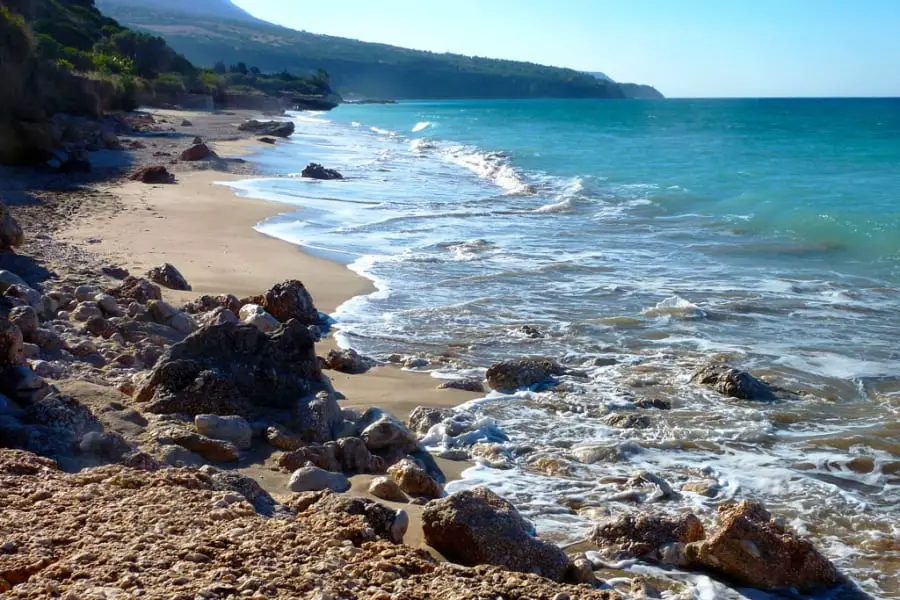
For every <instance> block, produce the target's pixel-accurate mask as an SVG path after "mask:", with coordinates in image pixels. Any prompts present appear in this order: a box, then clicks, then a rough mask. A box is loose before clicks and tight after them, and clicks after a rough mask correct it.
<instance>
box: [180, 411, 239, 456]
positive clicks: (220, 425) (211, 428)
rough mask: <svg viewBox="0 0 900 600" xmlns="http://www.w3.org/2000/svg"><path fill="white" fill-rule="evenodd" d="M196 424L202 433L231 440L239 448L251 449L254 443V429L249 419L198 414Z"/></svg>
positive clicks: (213, 437)
mask: <svg viewBox="0 0 900 600" xmlns="http://www.w3.org/2000/svg"><path fill="white" fill-rule="evenodd" d="M194 426H195V427H196V428H197V432H198V433H200V435H205V436H206V437H208V438H211V439H214V440H224V441H226V442H231V443H232V444H234V445H235V446H237V448H238V449H239V450H249V449H250V447H251V446H252V445H253V429H252V428H251V427H250V423H249V422H248V421H247V419H245V418H243V417H239V416H236V415H230V416H225V417H220V416H218V415H197V416H196V417H194Z"/></svg>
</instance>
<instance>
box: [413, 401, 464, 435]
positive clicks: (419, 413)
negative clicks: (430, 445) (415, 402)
mask: <svg viewBox="0 0 900 600" xmlns="http://www.w3.org/2000/svg"><path fill="white" fill-rule="evenodd" d="M453 415H454V412H453V410H451V409H449V408H431V407H429V406H417V407H415V408H414V409H413V411H412V412H411V413H409V420H408V423H409V429H410V431H412V432H413V433H415V434H416V435H417V436H420V437H421V436H424V435H425V434H427V433H428V431H429V430H430V429H431V428H432V427H434V426H435V425H437V424H438V423H441V422H442V421H443V420H444V419H449V418H450V417H452V416H453Z"/></svg>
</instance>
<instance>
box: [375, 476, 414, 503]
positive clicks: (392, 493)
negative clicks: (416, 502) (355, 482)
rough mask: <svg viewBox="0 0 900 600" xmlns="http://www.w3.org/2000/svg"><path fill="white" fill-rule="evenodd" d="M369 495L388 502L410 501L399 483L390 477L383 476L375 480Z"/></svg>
mask: <svg viewBox="0 0 900 600" xmlns="http://www.w3.org/2000/svg"><path fill="white" fill-rule="evenodd" d="M369 493H370V494H372V495H373V496H375V497H376V498H381V499H382V500H387V501H388V502H407V501H408V500H409V498H407V497H406V494H404V493H403V490H401V489H400V486H399V485H398V484H397V482H396V481H394V480H393V479H391V478H390V477H384V476H381V477H376V478H375V479H373V480H372V482H371V483H370V484H369Z"/></svg>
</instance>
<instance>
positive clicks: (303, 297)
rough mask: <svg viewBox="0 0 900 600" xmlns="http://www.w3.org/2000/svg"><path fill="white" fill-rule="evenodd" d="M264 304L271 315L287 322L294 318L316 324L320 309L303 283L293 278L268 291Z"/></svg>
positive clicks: (306, 323) (305, 322)
mask: <svg viewBox="0 0 900 600" xmlns="http://www.w3.org/2000/svg"><path fill="white" fill-rule="evenodd" d="M262 306H263V308H264V309H266V312H268V313H269V314H270V315H272V316H273V317H275V318H276V319H278V320H279V321H281V322H282V323H285V322H287V321H289V320H290V319H294V320H296V321H298V322H300V323H303V324H304V325H316V324H317V323H318V322H319V311H318V310H316V305H315V303H313V299H312V296H310V295H309V292H308V291H307V290H306V287H304V285H303V283H301V282H300V281H297V280H296V279H292V280H289V281H284V282H282V283H279V284H276V285H274V286H272V288H271V289H269V290H268V291H266V293H265V295H264V298H263V302H262Z"/></svg>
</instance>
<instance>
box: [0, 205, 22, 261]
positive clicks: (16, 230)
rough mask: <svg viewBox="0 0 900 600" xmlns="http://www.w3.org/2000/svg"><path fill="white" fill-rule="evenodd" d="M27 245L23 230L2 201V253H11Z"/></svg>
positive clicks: (0, 248) (0, 239)
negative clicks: (14, 249) (12, 250)
mask: <svg viewBox="0 0 900 600" xmlns="http://www.w3.org/2000/svg"><path fill="white" fill-rule="evenodd" d="M23 243H25V234H24V233H22V228H21V227H19V224H18V223H17V222H16V220H15V219H14V218H13V216H12V215H11V214H10V213H9V209H8V208H7V207H6V204H4V203H3V201H2V200H0V251H4V252H5V251H9V250H11V249H13V248H18V247H19V246H21V245H22V244H23Z"/></svg>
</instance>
